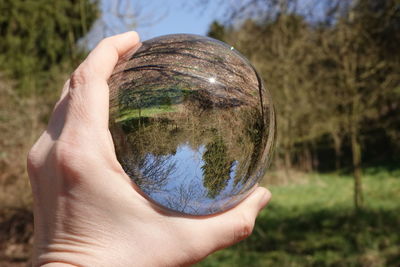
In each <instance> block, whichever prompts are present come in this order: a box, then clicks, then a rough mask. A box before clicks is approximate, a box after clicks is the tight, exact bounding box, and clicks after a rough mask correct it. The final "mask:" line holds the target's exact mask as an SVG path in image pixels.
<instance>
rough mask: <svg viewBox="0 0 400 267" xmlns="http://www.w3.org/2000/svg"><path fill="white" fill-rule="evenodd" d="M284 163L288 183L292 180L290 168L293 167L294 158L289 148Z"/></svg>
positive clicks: (286, 150)
mask: <svg viewBox="0 0 400 267" xmlns="http://www.w3.org/2000/svg"><path fill="white" fill-rule="evenodd" d="M284 164H285V174H286V181H285V183H287V182H288V181H290V170H291V168H292V159H291V154H290V150H289V149H288V148H286V149H285V154H284Z"/></svg>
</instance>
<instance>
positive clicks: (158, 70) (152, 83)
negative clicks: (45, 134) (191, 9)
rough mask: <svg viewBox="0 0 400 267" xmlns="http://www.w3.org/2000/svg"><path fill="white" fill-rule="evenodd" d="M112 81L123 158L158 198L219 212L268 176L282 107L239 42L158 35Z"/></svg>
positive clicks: (177, 207) (195, 211)
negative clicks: (235, 44) (235, 45)
mask: <svg viewBox="0 0 400 267" xmlns="http://www.w3.org/2000/svg"><path fill="white" fill-rule="evenodd" d="M109 86H110V131H111V134H112V137H113V140H114V145H115V150H116V154H117V158H118V160H119V162H120V163H121V165H122V167H123V169H124V171H125V172H126V173H127V175H128V176H129V177H130V178H131V179H132V180H133V182H134V183H135V184H136V185H137V186H138V187H139V188H140V190H142V191H143V193H144V195H145V196H146V197H147V198H148V199H149V200H151V201H152V202H155V203H156V204H158V205H160V206H162V207H164V208H166V209H167V210H172V211H176V212H180V213H184V214H190V215H209V214H214V213H218V212H222V211H225V210H227V209H229V208H231V207H233V206H235V205H236V204H238V203H239V202H240V201H242V200H243V199H244V198H245V197H246V196H247V195H248V194H249V193H250V192H251V191H252V190H253V188H254V186H255V185H256V184H257V183H258V182H259V181H260V179H262V177H263V176H264V174H265V172H266V169H267V167H268V163H269V161H270V158H271V156H272V155H271V154H272V150H273V147H274V134H275V114H274V109H273V105H272V102H271V98H270V95H269V92H268V91H267V90H266V89H265V87H264V85H263V82H262V79H261V77H260V76H259V75H258V73H257V72H256V70H255V69H254V68H253V67H252V65H251V64H250V63H249V61H248V60H247V59H246V58H244V57H243V56H242V55H241V54H240V53H239V52H237V51H236V50H235V49H234V48H233V47H231V46H228V45H227V44H225V43H222V42H220V41H217V40H214V39H212V38H208V37H204V36H198V35H188V34H174V35H166V36H161V37H158V38H154V39H151V40H148V41H145V42H143V43H141V44H140V45H139V46H138V48H137V50H136V52H135V53H133V54H132V53H131V54H130V55H126V56H125V57H122V58H121V59H120V60H119V62H118V64H117V66H116V68H115V70H114V72H113V75H112V76H111V78H110V80H109Z"/></svg>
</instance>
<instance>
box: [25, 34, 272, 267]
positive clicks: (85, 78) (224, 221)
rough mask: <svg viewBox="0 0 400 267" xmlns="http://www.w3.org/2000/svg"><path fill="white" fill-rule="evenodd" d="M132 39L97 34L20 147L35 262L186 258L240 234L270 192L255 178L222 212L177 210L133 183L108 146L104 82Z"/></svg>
mask: <svg viewBox="0 0 400 267" xmlns="http://www.w3.org/2000/svg"><path fill="white" fill-rule="evenodd" d="M138 42H139V37H138V35H137V34H136V33H134V32H128V33H125V34H121V35H116V36H113V37H110V38H107V39H104V40H103V41H102V42H100V44H99V45H98V46H97V47H96V48H95V49H94V50H93V51H92V52H91V53H90V54H89V56H88V57H87V58H86V60H85V61H84V62H83V63H82V64H81V65H80V66H79V67H78V68H77V70H76V71H75V72H74V73H73V74H72V76H71V78H70V79H69V80H68V81H67V82H66V84H65V86H64V88H63V91H62V95H61V98H60V100H59V101H58V102H57V104H56V106H55V109H54V112H53V114H52V117H51V119H50V122H49V125H48V127H47V129H46V131H45V132H44V133H43V134H42V135H41V137H40V138H39V140H38V141H37V142H36V144H35V145H34V146H33V147H32V149H31V151H30V153H29V155H28V171H29V177H30V181H31V186H32V191H33V196H34V222H35V229H34V230H35V246H34V256H33V264H34V266H42V265H46V266H47V265H49V266H51V265H53V264H54V265H61V266H62V265H66V266H69V265H76V266H177V265H178V266H181V265H189V264H191V263H195V262H197V261H199V260H201V259H203V258H204V257H206V256H207V255H208V254H210V253H212V252H213V251H216V250H218V249H222V248H224V247H227V246H229V245H232V244H234V243H236V242H238V241H240V240H242V239H244V238H246V237H247V236H248V235H249V234H250V233H251V231H252V229H253V226H254V221H255V218H256V216H257V214H258V212H259V211H260V209H262V208H263V207H264V206H265V205H266V204H267V202H268V200H269V199H270V193H269V192H268V191H267V190H266V189H264V188H257V189H256V190H255V191H254V192H253V193H252V194H251V195H250V196H249V197H248V198H246V199H245V200H244V201H243V202H241V203H240V204H239V205H238V206H236V207H235V208H233V209H231V210H229V211H227V212H224V213H221V214H218V215H214V216H205V217H183V216H177V215H172V214H167V213H166V212H163V211H161V210H159V209H158V208H157V207H155V206H154V205H153V204H151V203H150V202H149V201H147V200H146V199H145V198H143V197H142V196H141V195H140V194H139V193H138V191H137V190H136V188H135V185H133V184H132V182H131V180H130V179H129V177H128V176H127V175H126V174H125V173H124V171H123V169H122V168H121V166H120V164H119V163H118V161H117V158H116V156H115V151H114V146H113V141H112V138H111V135H110V132H109V130H108V112H109V110H108V108H109V89H108V85H107V79H108V78H109V77H110V75H111V73H112V71H113V68H114V67H115V65H116V63H117V61H118V58H119V57H120V56H122V55H123V54H124V53H127V52H128V51H129V50H130V49H132V48H133V47H134V46H135V45H136V44H138Z"/></svg>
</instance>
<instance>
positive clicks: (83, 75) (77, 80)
mask: <svg viewBox="0 0 400 267" xmlns="http://www.w3.org/2000/svg"><path fill="white" fill-rule="evenodd" d="M89 77H90V71H89V69H88V67H87V66H86V64H85V63H82V64H81V65H80V66H79V67H78V68H77V69H76V70H75V71H74V72H73V73H72V74H71V77H70V80H69V87H70V88H71V89H74V88H77V87H80V86H83V85H84V84H86V83H87V81H88V79H89Z"/></svg>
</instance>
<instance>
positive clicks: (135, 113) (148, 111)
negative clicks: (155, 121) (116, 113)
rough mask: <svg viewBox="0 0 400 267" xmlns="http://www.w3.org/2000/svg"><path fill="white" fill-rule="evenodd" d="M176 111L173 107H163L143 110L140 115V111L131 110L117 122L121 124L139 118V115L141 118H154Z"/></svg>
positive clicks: (124, 112) (123, 114)
mask: <svg viewBox="0 0 400 267" xmlns="http://www.w3.org/2000/svg"><path fill="white" fill-rule="evenodd" d="M175 111H176V109H175V108H174V107H173V106H172V105H161V106H158V107H151V108H143V109H141V110H140V113H139V109H129V110H124V111H123V112H122V114H121V116H120V117H118V118H117V119H116V120H115V121H116V122H121V121H125V120H129V119H133V118H139V114H140V116H141V117H152V116H155V115H158V114H163V113H167V112H175Z"/></svg>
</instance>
